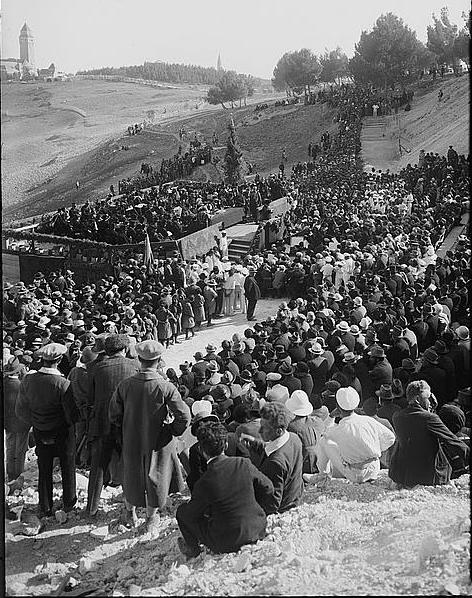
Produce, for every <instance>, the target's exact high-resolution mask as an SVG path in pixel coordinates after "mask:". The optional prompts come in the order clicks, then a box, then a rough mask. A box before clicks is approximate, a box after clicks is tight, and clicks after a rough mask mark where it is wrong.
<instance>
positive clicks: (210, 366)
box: [207, 359, 219, 372]
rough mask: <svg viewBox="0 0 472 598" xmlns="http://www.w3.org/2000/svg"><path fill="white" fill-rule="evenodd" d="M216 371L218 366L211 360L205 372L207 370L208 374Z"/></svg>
mask: <svg viewBox="0 0 472 598" xmlns="http://www.w3.org/2000/svg"><path fill="white" fill-rule="evenodd" d="M218 369H219V368H218V364H217V363H216V361H215V360H213V359H212V360H211V361H210V362H209V363H208V365H207V370H209V371H210V372H217V371H218Z"/></svg>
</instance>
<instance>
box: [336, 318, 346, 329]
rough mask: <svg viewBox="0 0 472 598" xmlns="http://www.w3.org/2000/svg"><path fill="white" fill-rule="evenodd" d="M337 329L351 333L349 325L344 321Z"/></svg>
mask: <svg viewBox="0 0 472 598" xmlns="http://www.w3.org/2000/svg"><path fill="white" fill-rule="evenodd" d="M336 328H337V329H338V330H339V331H340V332H349V324H348V323H347V322H345V321H344V320H342V321H341V322H339V324H338V325H337V326H336Z"/></svg>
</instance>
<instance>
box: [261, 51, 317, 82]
mask: <svg viewBox="0 0 472 598" xmlns="http://www.w3.org/2000/svg"><path fill="white" fill-rule="evenodd" d="M320 73H321V64H320V62H319V60H318V58H317V56H316V55H315V54H313V52H312V51H311V50H308V49H307V48H302V49H301V50H298V51H296V52H286V53H285V54H284V55H283V56H282V58H280V60H279V61H278V63H277V64H276V66H275V68H274V76H273V78H272V85H273V86H274V89H275V90H276V91H291V92H293V91H295V92H297V91H298V90H304V91H305V93H307V92H308V93H309V92H310V86H311V85H314V84H315V83H316V82H317V80H318V78H319V75H320Z"/></svg>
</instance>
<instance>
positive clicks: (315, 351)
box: [310, 342, 324, 355]
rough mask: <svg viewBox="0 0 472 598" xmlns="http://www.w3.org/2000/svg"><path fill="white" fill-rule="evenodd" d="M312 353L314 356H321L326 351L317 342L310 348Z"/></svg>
mask: <svg viewBox="0 0 472 598" xmlns="http://www.w3.org/2000/svg"><path fill="white" fill-rule="evenodd" d="M310 351H311V352H312V353H313V354H314V355H321V354H322V353H324V349H323V347H322V346H321V344H320V343H318V342H315V343H313V344H312V345H311V347H310Z"/></svg>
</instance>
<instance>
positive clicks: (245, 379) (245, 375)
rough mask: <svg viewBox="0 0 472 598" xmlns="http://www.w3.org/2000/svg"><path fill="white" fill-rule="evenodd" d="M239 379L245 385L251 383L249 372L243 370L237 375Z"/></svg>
mask: <svg viewBox="0 0 472 598" xmlns="http://www.w3.org/2000/svg"><path fill="white" fill-rule="evenodd" d="M239 379H240V380H241V382H245V383H249V382H252V375H251V372H250V371H249V370H243V371H242V372H241V373H240V374H239Z"/></svg>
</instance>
